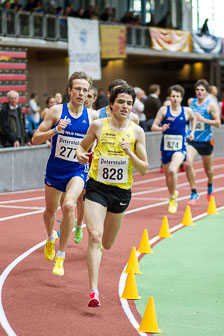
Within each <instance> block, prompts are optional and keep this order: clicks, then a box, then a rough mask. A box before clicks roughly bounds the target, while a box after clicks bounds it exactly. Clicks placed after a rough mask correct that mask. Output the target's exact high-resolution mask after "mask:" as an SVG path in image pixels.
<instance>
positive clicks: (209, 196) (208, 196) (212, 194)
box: [207, 191, 214, 201]
mask: <svg viewBox="0 0 224 336" xmlns="http://www.w3.org/2000/svg"><path fill="white" fill-rule="evenodd" d="M211 196H214V192H213V191H212V192H211V194H210V195H209V194H207V200H208V201H210V198H211Z"/></svg>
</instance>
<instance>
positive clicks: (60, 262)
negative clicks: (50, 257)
mask: <svg viewBox="0 0 224 336" xmlns="http://www.w3.org/2000/svg"><path fill="white" fill-rule="evenodd" d="M64 260H65V258H62V257H57V256H56V257H55V262H54V268H53V271H52V274H55V275H59V276H63V275H64Z"/></svg>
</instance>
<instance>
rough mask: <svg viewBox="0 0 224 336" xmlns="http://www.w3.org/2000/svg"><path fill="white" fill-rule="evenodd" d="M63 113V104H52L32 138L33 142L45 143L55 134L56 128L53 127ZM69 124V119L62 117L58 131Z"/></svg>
mask: <svg viewBox="0 0 224 336" xmlns="http://www.w3.org/2000/svg"><path fill="white" fill-rule="evenodd" d="M61 114H62V105H54V106H52V107H51V108H50V109H49V110H48V111H47V113H46V115H45V118H44V120H43V121H42V123H41V124H40V126H39V127H38V129H37V130H36V132H35V133H34V135H33V138H32V144H34V145H39V144H41V143H44V142H45V141H47V140H48V139H50V138H51V137H52V136H54V135H55V132H54V129H51V127H53V126H54V125H56V124H57V122H58V121H59V119H60V117H61ZM66 126H67V121H66V120H63V119H61V120H60V121H59V124H58V125H57V128H56V132H57V133H58V132H60V131H61V130H63V129H64V128H65V127H66Z"/></svg>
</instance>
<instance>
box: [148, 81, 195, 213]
mask: <svg viewBox="0 0 224 336" xmlns="http://www.w3.org/2000/svg"><path fill="white" fill-rule="evenodd" d="M168 94H169V97H170V102H171V104H170V106H162V107H161V108H160V109H159V111H158V112H157V115H156V118H155V120H154V122H153V125H152V131H161V132H162V133H163V136H162V141H161V147H160V149H161V155H162V156H161V160H162V163H163V167H164V173H165V176H166V184H167V187H168V191H169V206H168V211H169V213H176V212H177V201H176V198H177V196H178V192H177V190H176V185H177V171H178V169H179V167H180V165H181V164H182V163H183V161H184V160H185V159H186V145H187V143H186V125H187V122H188V120H190V122H191V130H192V131H191V133H190V135H189V138H190V139H191V140H193V139H194V128H195V122H196V119H195V116H194V114H193V111H192V109H191V108H189V107H183V106H181V102H182V99H183V96H184V88H183V87H182V86H180V85H173V86H171V87H170V88H169V90H168ZM160 124H161V126H160Z"/></svg>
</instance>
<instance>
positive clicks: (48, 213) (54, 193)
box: [43, 185, 62, 237]
mask: <svg viewBox="0 0 224 336" xmlns="http://www.w3.org/2000/svg"><path fill="white" fill-rule="evenodd" d="M61 194H62V193H61V191H59V190H57V189H55V188H52V187H48V186H47V185H45V203H46V209H45V211H44V213H43V218H44V224H45V227H46V231H47V235H48V236H49V237H50V236H51V235H52V234H53V227H54V222H55V217H56V212H57V209H58V205H59V201H60V197H61Z"/></svg>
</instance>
